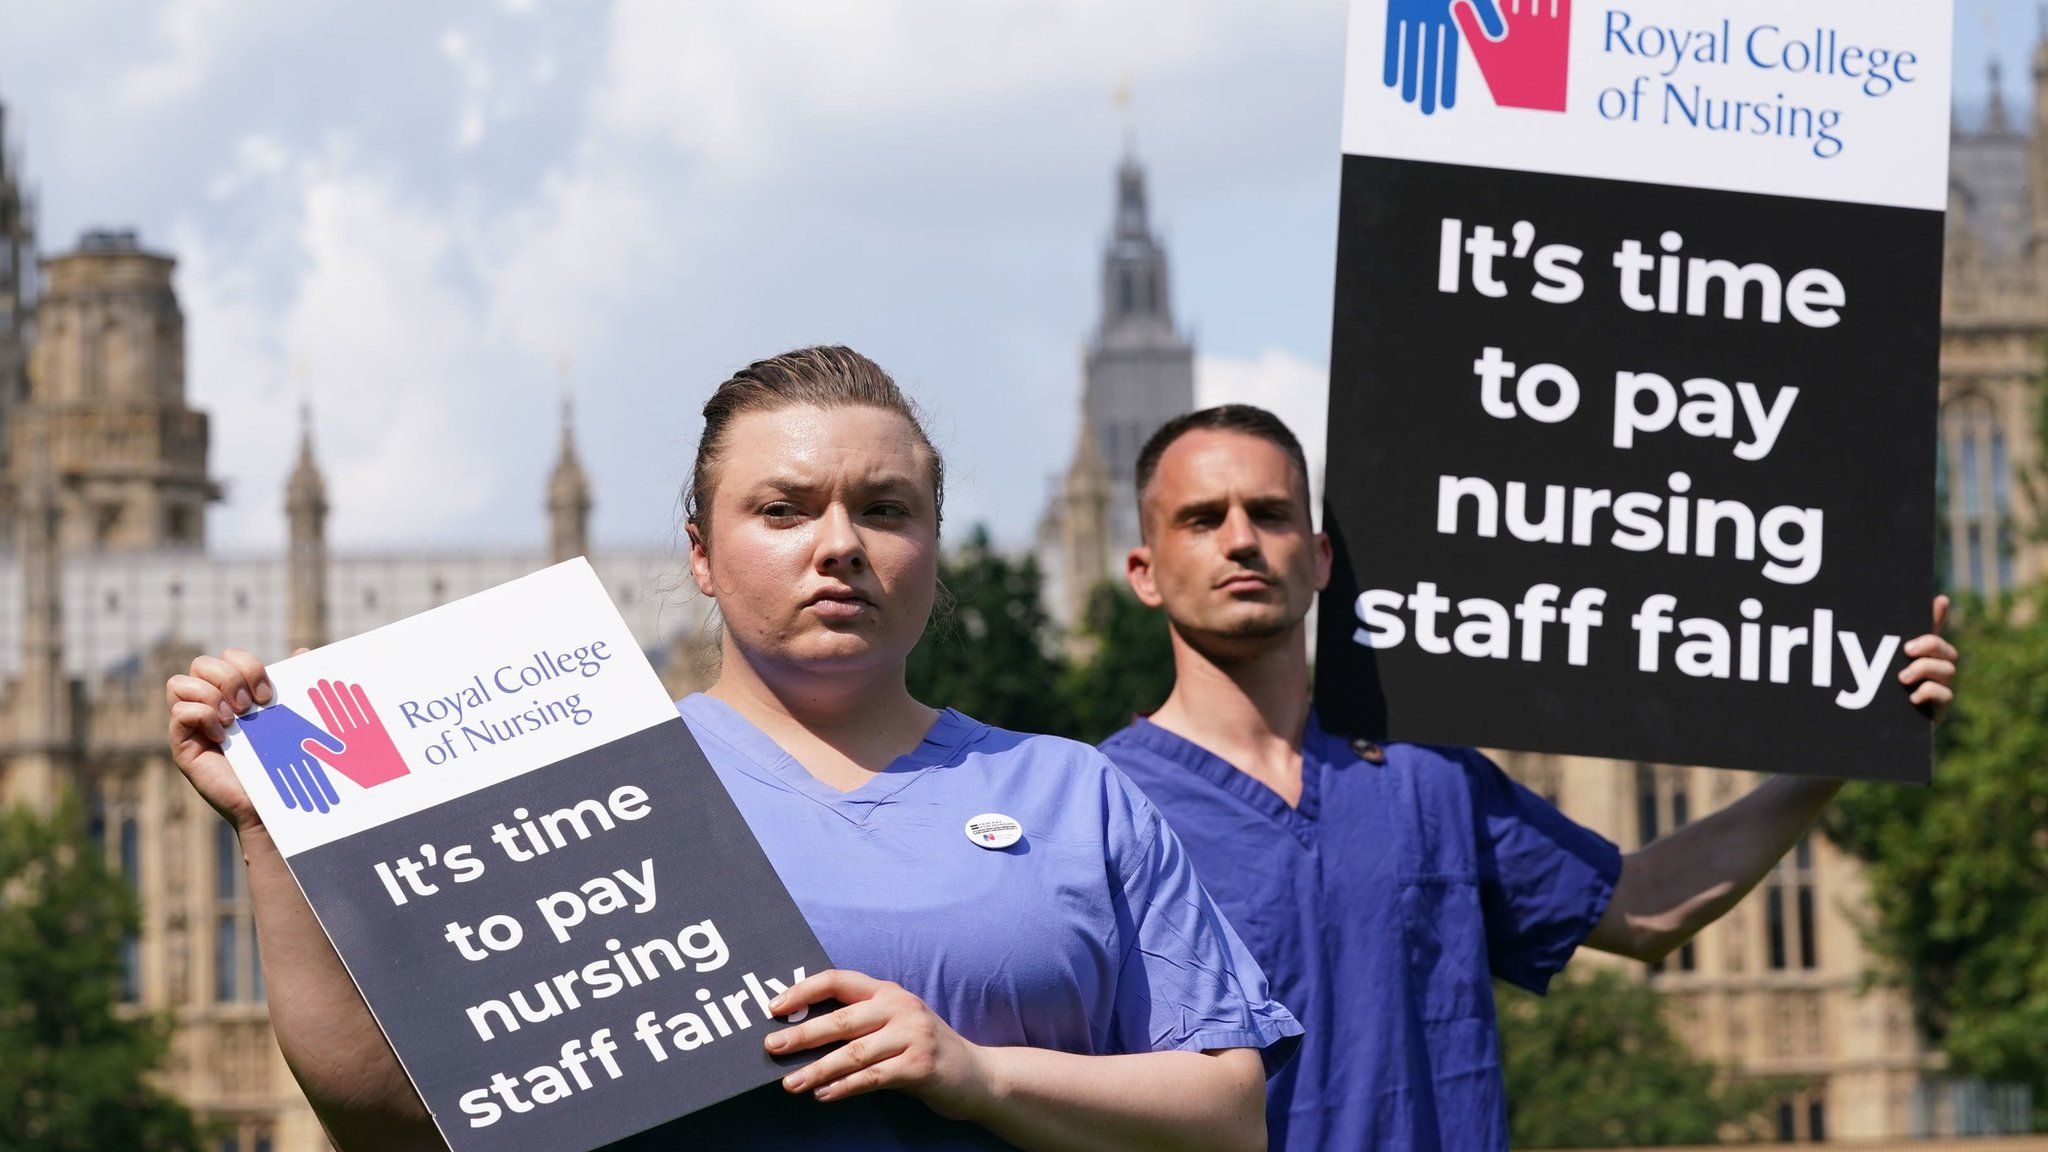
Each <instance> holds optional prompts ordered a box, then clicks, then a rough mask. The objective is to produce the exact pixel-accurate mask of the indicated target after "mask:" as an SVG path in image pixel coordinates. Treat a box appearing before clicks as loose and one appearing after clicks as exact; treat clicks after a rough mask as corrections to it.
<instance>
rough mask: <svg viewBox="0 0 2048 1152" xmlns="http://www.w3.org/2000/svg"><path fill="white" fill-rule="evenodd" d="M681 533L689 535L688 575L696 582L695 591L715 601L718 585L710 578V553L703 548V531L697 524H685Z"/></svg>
mask: <svg viewBox="0 0 2048 1152" xmlns="http://www.w3.org/2000/svg"><path fill="white" fill-rule="evenodd" d="M683 531H685V532H687V533H689V535H690V575H691V576H692V577H693V578H694V579H695V580H696V581H697V591H699V592H701V593H703V594H704V595H706V596H708V597H710V598H711V599H713V600H716V599H717V598H718V584H717V582H716V581H715V580H713V579H712V578H711V552H710V550H709V549H708V548H706V547H705V544H704V534H703V531H702V529H701V527H700V526H699V525H697V524H685V525H683Z"/></svg>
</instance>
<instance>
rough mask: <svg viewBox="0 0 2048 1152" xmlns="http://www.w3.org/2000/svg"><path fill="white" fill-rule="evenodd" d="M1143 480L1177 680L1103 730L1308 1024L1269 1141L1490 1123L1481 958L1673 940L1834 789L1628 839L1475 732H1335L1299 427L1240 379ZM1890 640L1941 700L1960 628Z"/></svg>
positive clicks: (1447, 1146)
mask: <svg viewBox="0 0 2048 1152" xmlns="http://www.w3.org/2000/svg"><path fill="white" fill-rule="evenodd" d="M1137 483H1138V498H1139V510H1140V516H1141V520H1142V523H1143V531H1144V544H1143V545H1142V546H1141V547H1139V548H1137V549H1134V550H1133V551H1132V552H1131V555H1130V557H1129V560H1128V576H1129V579H1130V582H1131V587H1132V588H1133V589H1134V590H1135V591H1136V592H1137V594H1138V598H1139V599H1140V600H1142V601H1144V602H1145V603H1146V604H1148V605H1151V606H1153V607H1162V608H1164V609H1165V611H1166V616H1167V621H1168V623H1169V625H1170V628H1171V632H1172V637H1173V653H1174V665H1175V672H1176V676H1177V679H1176V682H1175V684H1174V688H1173V693H1172V695H1170V696H1169V697H1168V698H1167V700H1166V703H1165V704H1164V705H1163V706H1161V707H1160V709H1159V710H1158V711H1157V712H1155V713H1153V714H1152V716H1151V717H1150V718H1149V719H1139V720H1138V721H1136V722H1135V723H1133V724H1132V725H1131V726H1130V727H1129V728H1126V729H1124V730H1123V731H1122V732H1119V733H1117V734H1116V735H1115V736H1112V737H1110V739H1109V740H1108V741H1106V742H1105V743H1104V744H1103V746H1102V748H1103V751H1104V752H1106V753H1107V754H1108V755H1109V756H1110V758H1111V759H1113V760H1114V761H1116V763H1117V764H1118V765H1119V766H1120V767H1122V768H1123V770H1124V771H1125V772H1126V773H1127V774H1129V775H1130V776H1131V777H1132V779H1134V780H1135V781H1137V783H1138V784H1139V786H1140V787H1141V788H1143V789H1144V790H1145V792H1146V794H1147V795H1149V796H1150V797H1151V799H1152V800H1153V802H1154V803H1155V804H1156V805H1157V806H1158V807H1159V809H1160V810H1161V811H1162V812H1163V813H1164V814H1165V816H1166V818H1167V820H1168V822H1169V823H1171V824H1172V825H1173V828H1174V830H1175V831H1176V832H1177V833H1178V834H1179V835H1180V838H1181V840H1182V841H1183V843H1184V844H1185V845H1186V847H1187V851H1188V852H1189V854H1190V855H1191V856H1192V858H1193V859H1194V862H1195V868H1196V871H1197V873H1198V874H1199V875H1200V876H1201V879H1202V882H1203V883H1204V885H1205V886H1207V887H1208V889H1209V891H1210V893H1211V894H1212V895H1213V896H1214V897H1215V898H1216V901H1217V903H1218V904H1219V905H1221V906H1222V908H1223V910H1224V912H1225V913H1226V914H1227V915H1228V916H1229V917H1230V919H1231V921H1232V922H1233V924H1234V925H1235V926H1236V928H1237V930H1238V933H1239V934H1240V935H1241V936H1242V937H1243V938H1244V941H1245V943H1246V944H1247V945H1249V946H1250V947H1251V950H1252V953H1253V954H1254V955H1255V956H1256V957H1257V958H1258V960H1259V963H1260V964H1261V965H1263V966H1264V967H1265V969H1266V973H1267V975H1268V977H1269V978H1270V980H1271V981H1272V986H1273V993H1274V996H1275V998H1277V999H1278V1000H1279V1001H1280V1002H1281V1003H1283V1004H1286V1005H1287V1006H1288V1007H1289V1008H1290V1009H1292V1010H1293V1012H1294V1014H1295V1016H1296V1017H1297V1018H1298V1019H1299V1020H1300V1021H1301V1023H1302V1024H1303V1025H1304V1026H1305V1027H1306V1028H1307V1030H1308V1032H1307V1035H1306V1036H1305V1037H1304V1040H1303V1043H1302V1047H1301V1049H1300V1053H1299V1055H1298V1057H1297V1058H1296V1059H1295V1061H1294V1063H1293V1064H1292V1065H1290V1066H1289V1067H1288V1068H1287V1069H1286V1070H1285V1071H1284V1072H1282V1073H1281V1075H1280V1076H1278V1077H1276V1078H1275V1079H1274V1081H1273V1082H1272V1084H1271V1085H1270V1089H1269V1094H1268V1098H1267V1125H1268V1130H1269V1132H1270V1134H1271V1141H1272V1146H1273V1147H1274V1148H1288V1149H1302V1150H1308V1149H1317V1150H1321V1149H1366V1148H1373V1149H1378V1148H1388V1149H1393V1148H1399V1149H1416V1150H1422V1152H1432V1150H1442V1152H1481V1150H1485V1149H1505V1148H1506V1147H1507V1108H1506V1101H1505V1100H1504V1098H1503V1092H1502V1084H1501V1074H1500V1064H1499V1057H1498V1054H1497V1047H1498V1045H1497V1041H1496V1036H1495V1023H1494V1009H1493V996H1492V989H1491V984H1490V979H1489V978H1490V977H1492V976H1498V977H1499V978H1501V979H1503V980H1506V981H1508V982H1510V983H1513V984H1517V985H1520V986H1521V987H1524V988H1527V989H1529V990H1530V991H1532V992H1538V993H1540V992H1542V991H1543V990H1544V988H1545V987H1546V986H1547V985H1548V983H1549V981H1550V978H1551V977H1552V976H1554V975H1555V974H1556V973H1557V972H1558V970H1559V969H1561V968H1563V967H1564V964H1565V962H1566V961H1567V960H1568V959H1570V958H1571V955H1572V952H1573V951H1574V949H1576V948H1577V947H1578V946H1579V945H1581V944H1585V945H1588V946H1591V947H1594V948H1598V949H1601V950H1603V951H1607V952H1613V953H1617V954H1619V955H1622V956H1626V957H1629V958H1631V959H1635V960H1642V961H1648V960H1654V959H1657V958H1659V957H1661V956H1663V955H1664V954H1666V953H1667V952H1670V951H1671V950H1673V949H1674V948H1676V947H1678V945H1680V944H1681V943H1683V942H1684V941H1686V940H1688V939H1690V938H1691V937H1692V936H1693V934H1694V933H1696V932H1698V931H1699V930H1700V929H1701V928H1703V927H1705V926H1706V925H1707V924H1709V923H1711V922H1713V921H1714V920H1715V919H1716V918H1717V917H1719V916H1720V915H1721V914H1722V913H1724V912H1726V911H1727V910H1728V909H1729V908H1731V907H1733V906H1734V905H1735V903H1736V902H1737V901H1738V900H1740V899H1741V898H1742V896H1743V895H1744V894H1745V893H1747V892H1748V891H1749V890H1750V889H1751V888H1752V887H1754V886H1755V885H1756V883H1757V882H1758V881H1759V880H1760V879H1762V878H1763V876H1764V875H1765V874H1766V873H1767V872H1768V871H1769V870H1770V868H1771V866H1772V865H1773V864H1775V863H1776V862H1777V860H1778V859H1779V858H1780V857H1781V856H1783V855H1784V854H1785V852H1786V851H1788V850H1789V849H1791V848H1792V847H1793V846H1794V845H1795V844H1797V843H1798V841H1799V839H1800V838H1801V837H1802V836H1804V835H1805V834H1806V832H1807V830H1808V829H1809V828H1811V827H1812V825H1813V822H1814V820H1815V819H1816V818H1818V817H1819V815H1820V813H1821V811H1822V810H1823V809H1824V808H1825V807H1826V806H1827V804H1828V802H1829V800H1831V799H1832V798H1833V797H1834V795H1835V793H1836V791H1837V790H1838V789H1839V788H1840V783H1839V782H1838V781H1831V780H1820V779H1807V778H1793V777H1780V778H1775V779H1771V780H1768V781H1766V782H1765V783H1764V784H1762V785H1761V786H1759V787H1758V788H1757V789H1756V790H1755V791H1753V792H1751V793H1750V794H1749V795H1748V796H1746V797H1744V798H1743V799H1742V800H1740V801H1738V802H1736V803H1735V804H1733V805H1730V806H1729V807H1728V808H1726V809H1723V810H1722V811H1720V812H1717V813H1715V814H1713V815H1711V816H1709V817H1707V818H1705V819H1703V820H1700V821H1698V822H1696V823H1694V824H1691V825H1688V826H1687V827H1685V828H1683V829H1681V830H1679V831H1677V832H1674V833H1673V834H1671V835H1670V836H1667V837H1665V838H1664V839H1661V840H1658V841H1656V842H1655V843H1653V844H1650V845H1649V846H1647V847H1645V848H1643V849H1641V850H1640V851H1637V852H1634V853H1631V854H1629V855H1628V856H1626V857H1623V856H1622V855H1621V853H1620V852H1619V851H1618V850H1617V849H1616V848H1615V846H1614V845H1612V844H1610V843H1608V842H1607V841H1606V840H1605V839H1603V838H1601V837H1600V836H1598V835H1596V834H1594V833H1593V832H1591V831H1588V830H1587V829H1585V828H1582V827H1580V826H1579V825H1577V824H1575V823H1573V822H1572V821H1571V820H1570V819H1568V818H1567V817H1565V816H1564V815H1563V814H1562V813H1560V812H1558V811H1557V809H1556V808H1554V807H1552V806H1551V805H1550V804H1548V803H1546V802H1545V801H1543V800H1542V799H1541V798H1539V797H1537V796H1536V795H1535V794H1534V793H1532V792H1530V791H1529V790H1527V789H1525V788H1523V787H1521V786H1520V785H1518V784H1516V783H1514V782H1513V781H1512V780H1510V779H1508V777H1507V776H1506V775H1505V774H1504V773H1502V772H1501V771H1500V769H1498V768H1497V767H1495V766H1494V765H1493V764H1492V763H1491V762H1489V761H1488V760H1487V759H1486V758H1485V757H1484V756H1481V755H1480V754H1479V753H1477V752H1475V751H1473V750H1471V749H1461V748H1438V747H1425V746H1421V745H1410V744H1390V745H1386V746H1385V747H1380V746H1376V745H1373V744H1369V743H1366V742H1364V741H1362V740H1361V741H1352V740H1347V739H1343V738H1339V737H1334V736H1332V735H1330V734H1328V733H1326V732H1325V731H1324V730H1323V728H1322V727H1321V726H1320V725H1319V724H1318V723H1317V721H1316V717H1315V716H1314V715H1313V714H1312V713H1311V711H1310V708H1309V664H1308V638H1307V630H1306V626H1305V624H1304V617H1305V616H1306V615H1307V613H1308V609H1309V605H1310V604H1311V603H1312V601H1313V600H1314V597H1315V593H1316V592H1317V591H1318V590H1319V589H1321V588H1322V587H1323V585H1324V584H1325V583H1326V582H1327V581H1328V579H1329V574H1330V543H1329V539H1328V538H1327V537H1326V536H1324V535H1323V534H1321V533H1318V532H1316V531H1315V529H1314V527H1313V523H1312V521H1311V519H1310V509H1309V495H1308V475H1307V465H1306V462H1305V461H1304V459H1303V456H1302V451H1301V446H1300V444H1299V443H1298V442H1297V441H1296V440H1295V438H1294V436H1293V434H1292V433H1290V432H1289V431H1288V430H1287V428H1286V426H1285V425H1283V424H1282V423H1281V422H1280V421H1279V420H1278V419H1276V418H1275V417H1273V416H1272V415H1271V414H1270V413H1267V412H1264V411H1262V410H1260V409H1257V408H1251V407H1245V406H1240V405H1229V406H1225V407H1221V408H1211V409H1208V410H1206V411H1202V412H1196V413H1193V414H1191V415H1188V416H1183V417H1180V418H1179V419H1176V420H1174V421H1172V422H1170V423H1168V424H1167V425H1166V426H1165V427H1163V428H1161V429H1160V430H1159V432H1158V433H1157V434H1156V435H1154V436H1153V437H1152V439H1151V441H1150V442H1149V443H1147V444H1146V446H1145V449H1144V451H1143V453H1142V454H1141V455H1140V457H1139V461H1138V475H1137ZM1946 609H1947V601H1946V599H1937V600H1936V601H1935V606H1934V611H1935V628H1936V631H1937V632H1938V631H1939V629H1940V626H1941V618H1942V616H1943V614H1944V613H1945V611H1946ZM1905 651H1906V654H1907V655H1908V656H1911V657H1913V658H1914V659H1913V661H1912V663H1911V664H1909V665H1908V666H1907V667H1906V668H1905V670H1904V671H1903V672H1902V673H1901V675H1900V680H1901V681H1902V682H1903V683H1904V684H1905V685H1906V686H1907V688H1908V689H1909V690H1910V691H1911V692H1912V700H1913V702H1914V703H1915V704H1916V705H1919V706H1921V707H1922V709H1923V710H1925V711H1927V712H1929V714H1930V715H1933V714H1937V713H1939V712H1940V711H1941V710H1942V709H1944V708H1945V707H1946V706H1947V704H1948V703H1949V701H1950V700H1951V698H1952V693H1951V690H1950V687H1949V685H1950V683H1951V682H1952V680H1953V679H1954V676H1955V658H1956V653H1955V649H1954V648H1952V647H1950V646H1949V644H1948V643H1947V642H1946V641H1944V640H1943V639H1941V637H1940V636H1939V635H1936V634H1929V635H1924V636H1920V637H1917V638H1915V639H1914V640H1912V641H1910V642H1908V643H1907V644H1906V646H1905ZM1477 706H1482V707H1483V706H1484V705H1483V702H1481V703H1479V704H1478V705H1477Z"/></svg>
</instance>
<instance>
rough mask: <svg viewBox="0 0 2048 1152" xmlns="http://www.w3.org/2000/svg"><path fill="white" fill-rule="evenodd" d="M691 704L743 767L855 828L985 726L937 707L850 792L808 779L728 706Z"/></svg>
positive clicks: (699, 698)
mask: <svg viewBox="0 0 2048 1152" xmlns="http://www.w3.org/2000/svg"><path fill="white" fill-rule="evenodd" d="M692 702H695V703H696V706H697V708H699V709H701V710H702V711H704V712H706V713H709V716H707V719H710V720H711V721H712V725H713V727H712V731H711V733H710V735H712V736H714V737H716V738H717V739H719V740H721V741H723V742H724V743H725V744H726V745H727V746H728V747H730V748H732V750H733V751H735V752H738V753H739V754H740V755H741V756H742V757H744V758H745V759H746V760H747V762H748V764H750V765H751V766H753V767H754V768H756V769H758V772H757V773H756V774H765V778H766V779H768V780H770V781H772V782H776V783H780V784H782V785H783V786H784V787H786V788H788V789H789V790H790V791H792V792H794V793H796V794H797V795H799V796H802V797H804V798H805V799H808V800H810V801H812V802H813V803H815V804H817V805H819V806H820V807H823V808H825V809H826V810H828V811H831V812H834V813H837V814H838V815H839V816H840V817H841V818H842V819H844V820H846V821H847V822H848V823H851V824H856V825H864V824H866V823H867V821H868V818H869V817H870V816H872V815H874V813H875V812H876V811H878V810H880V809H881V808H882V807H883V806H885V805H887V804H888V803H889V801H890V800H891V799H893V798H894V797H895V796H896V794H897V793H899V792H901V791H903V790H904V789H905V788H908V787H910V786H911V785H912V784H914V783H916V782H917V781H918V780H919V779H920V778H922V777H923V776H924V774H925V773H926V772H929V771H931V770H932V769H934V768H938V767H942V766H943V765H945V764H946V763H947V762H948V761H950V760H951V759H952V758H953V756H954V754H955V753H957V752H958V751H959V750H960V749H961V748H963V747H965V746H966V745H967V744H968V743H970V742H971V741H973V740H974V738H975V737H977V736H979V735H980V734H981V733H982V732H983V731H984V730H986V729H987V728H988V725H986V724H983V723H981V722H980V721H979V720H975V719H973V718H971V717H968V716H965V715H963V714H961V713H960V712H957V711H955V710H953V709H951V708H942V709H940V710H939V714H938V716H937V718H936V719H934V720H933V721H932V726H931V727H930V728H929V729H927V730H926V731H925V734H924V739H922V740H920V741H918V744H917V747H915V748H912V749H911V750H910V751H908V752H905V753H904V754H903V755H901V756H898V757H897V758H896V759H894V760H892V761H890V762H889V766H888V767H886V768H884V769H882V770H881V771H880V772H878V773H876V774H875V775H874V776H873V777H871V778H870V779H869V780H868V781H867V782H866V783H865V784H862V785H861V786H860V787H858V788H855V789H854V790H852V791H851V792H841V791H839V790H838V789H837V788H834V787H832V786H831V785H829V784H826V783H825V782H824V781H822V780H820V779H818V778H817V777H816V776H813V775H811V773H810V770H809V769H808V768H805V767H804V766H803V764H801V763H800V762H798V760H797V758H796V757H794V756H791V755H790V754H789V753H788V752H787V751H785V750H784V749H783V747H782V745H780V744H777V743H776V742H775V740H774V738H773V737H771V736H769V735H768V734H767V733H766V732H763V731H761V729H759V728H758V727H755V725H754V723H753V721H751V720H748V719H747V718H746V717H745V716H742V715H740V713H739V711H738V710H737V709H735V708H734V707H733V706H732V705H730V704H727V703H726V702H725V701H723V700H720V699H718V698H716V697H713V696H708V695H705V694H704V693H702V692H699V693H697V694H696V695H694V696H691V697H690V698H689V699H688V700H686V701H684V703H685V704H689V703H692Z"/></svg>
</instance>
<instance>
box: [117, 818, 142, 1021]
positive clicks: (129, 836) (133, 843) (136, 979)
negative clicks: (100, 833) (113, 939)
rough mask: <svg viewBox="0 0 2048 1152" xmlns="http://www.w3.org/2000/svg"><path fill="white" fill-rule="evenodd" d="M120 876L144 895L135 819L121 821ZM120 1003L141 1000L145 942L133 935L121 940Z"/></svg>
mask: <svg viewBox="0 0 2048 1152" xmlns="http://www.w3.org/2000/svg"><path fill="white" fill-rule="evenodd" d="M119 835H120V844H119V847H118V849H117V851H118V852H119V853H120V856H121V876H122V878H123V879H125V880H127V881H128V889H129V891H131V892H134V893H136V894H137V895H138V896H139V895H140V894H141V892H142V825H141V824H140V823H138V822H137V821H136V819H135V817H133V816H123V817H122V818H121V831H120V833H119ZM121 999H122V1000H123V1001H125V1002H127V1003H129V1004H133V1003H135V1002H137V1001H139V1000H141V999H142V940H141V938H140V937H138V936H137V935H136V934H135V933H133V932H130V933H129V934H128V935H126V936H124V937H122V938H121Z"/></svg>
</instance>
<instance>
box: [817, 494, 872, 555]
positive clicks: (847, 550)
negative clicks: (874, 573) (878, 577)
mask: <svg viewBox="0 0 2048 1152" xmlns="http://www.w3.org/2000/svg"><path fill="white" fill-rule="evenodd" d="M867 561H868V557H867V548H866V546H865V545H863V544H862V543H861V538H860V532H859V530H858V529H856V528H855V527H854V525H853V517H852V515H851V514H849V513H848V512H847V510H846V508H845V506H844V505H841V504H834V505H832V506H831V507H830V508H828V509H827V510H826V512H825V514H824V515H823V516H821V517H819V518H818V554H817V563H818V570H819V571H821V572H832V571H837V570H839V569H841V568H842V567H843V568H844V569H845V570H847V571H850V572H859V571H860V570H861V569H863V568H865V567H867Z"/></svg>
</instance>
